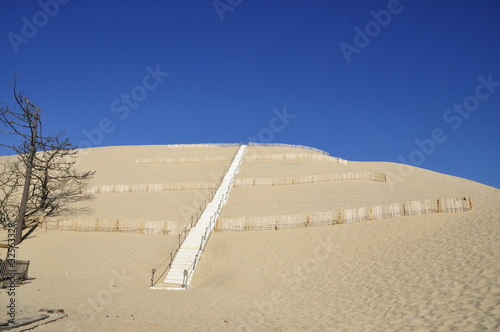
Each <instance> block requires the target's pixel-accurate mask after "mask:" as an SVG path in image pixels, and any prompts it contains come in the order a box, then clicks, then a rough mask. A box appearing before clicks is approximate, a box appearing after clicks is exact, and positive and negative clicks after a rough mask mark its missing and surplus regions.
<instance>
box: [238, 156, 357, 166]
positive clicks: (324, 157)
mask: <svg viewBox="0 0 500 332" xmlns="http://www.w3.org/2000/svg"><path fill="white" fill-rule="evenodd" d="M285 159H313V160H327V161H332V162H335V163H338V164H343V165H349V162H348V161H347V160H344V159H340V158H337V157H332V156H328V155H324V154H315V153H275V154H247V155H246V156H245V160H285Z"/></svg>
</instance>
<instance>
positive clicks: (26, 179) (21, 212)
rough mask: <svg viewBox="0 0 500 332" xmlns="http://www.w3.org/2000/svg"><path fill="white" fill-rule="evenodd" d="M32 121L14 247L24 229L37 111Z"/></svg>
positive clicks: (35, 137)
mask: <svg viewBox="0 0 500 332" xmlns="http://www.w3.org/2000/svg"><path fill="white" fill-rule="evenodd" d="M35 112H36V114H35V116H34V121H33V123H32V124H31V128H30V129H31V140H30V148H29V153H28V156H27V158H26V174H25V175H24V188H23V195H22V197H21V204H20V206H19V215H18V217H17V221H16V234H15V245H16V246H17V245H18V244H19V243H21V242H22V241H23V228H24V216H25V214H26V207H27V206H28V198H29V193H30V186H31V175H32V173H33V161H34V159H35V153H36V140H37V135H38V119H39V116H38V110H36V111H35Z"/></svg>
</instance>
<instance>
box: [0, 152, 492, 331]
mask: <svg viewBox="0 0 500 332" xmlns="http://www.w3.org/2000/svg"><path fill="white" fill-rule="evenodd" d="M159 148H161V147H144V149H146V150H147V151H142V149H141V147H127V148H124V147H120V148H105V149H106V151H105V153H104V152H103V153H102V154H101V149H94V150H96V151H98V152H99V153H97V152H96V151H94V152H96V153H94V152H93V153H92V154H90V155H89V156H88V157H87V158H88V159H87V161H86V163H87V164H85V163H84V162H82V163H81V165H80V167H83V166H85V165H87V166H89V165H94V166H95V167H97V165H99V162H98V161H95V160H92V159H93V158H96V159H98V157H99V158H104V156H106V158H109V159H112V160H118V159H119V158H124V159H123V160H125V159H126V160H130V158H132V159H133V158H150V157H154V158H163V157H167V156H163V155H162V156H160V154H162V153H163V152H164V151H165V150H161V149H160V150H158V149H159ZM155 149H156V150H155ZM204 149H216V150H215V151H210V152H208V150H204ZM219 149H220V148H219ZM252 149H257V148H252ZM268 149H269V150H268ZM280 149H281V150H280ZM172 150H174V149H172ZM195 150H199V151H195ZM271 150H273V151H272V152H270V151H271ZM296 150H298V152H297V153H312V152H311V151H307V150H301V149H290V148H258V151H254V152H256V153H264V154H267V153H293V152H296ZM174 151H175V153H177V154H178V155H177V156H179V157H185V156H186V154H190V153H195V154H198V155H200V154H202V153H214V155H219V153H220V152H219V151H220V150H217V148H196V149H195V148H190V149H180V150H178V149H175V150H174ZM281 151H285V152H281ZM157 152H158V153H157ZM167 152H169V151H167ZM233 152H235V149H234V150H233ZM248 153H251V150H250V149H249V151H248ZM111 156H115V157H111ZM115 158H116V159H115ZM92 163H93V164H92ZM124 164H125V163H124ZM206 164H210V163H200V164H198V167H197V168H196V167H193V168H191V169H190V171H189V172H193V173H204V172H205V174H206V172H207V170H208V169H210V168H207V165H206ZM118 166H119V165H115V166H110V165H108V166H106V167H109V169H107V170H102V171H101V172H102V174H101V175H100V176H102V178H97V177H96V179H95V181H96V182H95V183H97V184H99V183H101V184H103V183H104V181H106V180H107V179H108V176H106V172H110V173H111V172H112V169H116V172H122V171H123V172H125V171H124V170H119V169H117V168H119V167H118ZM129 166H130V165H129ZM147 166H148V167H149V166H151V165H147ZM102 167H104V166H102ZM127 167H128V166H127ZM130 167H135V166H130ZM144 167H146V166H145V165H144ZM165 167H170V166H168V165H165ZM209 167H210V166H209ZM398 167H399V165H398V164H391V163H354V162H351V163H350V165H349V166H344V165H339V164H335V163H331V162H327V161H313V160H293V161H272V162H268V161H251V162H250V161H246V162H244V163H243V166H242V169H241V172H240V174H239V176H241V177H285V176H292V175H293V176H296V175H311V174H322V173H329V172H336V171H342V172H345V171H347V172H348V171H357V170H359V171H376V172H385V173H393V174H395V175H397V174H398ZM222 168H223V167H222ZM172 169H173V168H172ZM172 169H170V170H172ZM181 169H182V168H178V169H176V170H177V171H179V170H181ZM152 170H153V168H151V169H150V172H152V173H149V174H148V175H145V176H147V177H150V178H151V179H155V178H156V176H155V175H154V174H153V173H155V172H158V173H161V172H163V170H164V169H163V168H162V167H158V168H156V169H155V170H154V171H152ZM127 172H128V171H127ZM179 172H180V171H179ZM116 174H119V173H115V175H111V174H110V175H109V179H110V181H111V178H112V176H115V179H116V180H117V181H118V180H120V177H119V176H118V175H116ZM129 174H134V171H130V173H129ZM155 174H156V173H155ZM138 176H139V175H138ZM184 176H185V175H184V174H179V178H189V176H188V175H186V177H184ZM199 176H200V177H203V176H204V175H203V174H200V175H199ZM395 179H396V178H395V177H391V176H389V182H388V183H379V182H374V181H365V180H360V181H339V182H327V183H317V184H304V185H290V186H276V187H236V188H233V191H232V192H231V195H230V198H229V201H228V204H227V205H226V207H225V209H224V210H223V217H240V216H251V215H270V214H292V213H300V212H308V211H311V210H312V211H315V210H320V211H326V210H328V209H329V208H331V207H333V206H335V207H339V206H341V207H359V206H365V205H372V204H386V203H391V202H401V201H404V200H412V199H427V198H433V197H460V196H470V197H472V201H473V209H472V210H470V211H468V212H464V213H455V214H445V213H441V214H430V215H423V216H413V217H401V218H394V219H387V220H382V221H373V222H360V223H355V224H349V225H335V226H328V227H315V228H302V229H292V230H280V231H248V232H234V233H214V234H213V235H212V237H211V239H210V242H209V243H208V245H207V247H206V251H205V252H204V254H203V257H202V260H201V261H200V264H199V266H198V268H197V270H196V272H195V276H194V278H193V282H192V286H191V288H189V289H188V290H187V291H154V290H149V289H148V286H149V283H150V271H151V269H152V268H153V267H156V266H157V265H159V264H160V263H161V262H162V261H164V259H165V258H167V257H168V255H169V253H170V251H171V248H172V247H173V246H174V245H175V241H176V237H175V236H164V235H156V236H152V235H143V234H125V233H80V232H60V231H45V230H43V229H42V230H38V231H37V232H35V234H34V235H33V236H32V237H31V238H29V239H28V240H27V241H25V242H24V243H22V244H21V247H20V249H19V250H18V252H17V253H18V258H19V259H28V260H30V261H31V265H30V277H32V278H33V279H32V280H30V281H29V282H28V283H27V284H25V285H23V286H21V287H18V288H17V295H16V301H17V303H18V306H17V309H18V317H26V316H32V315H36V314H37V311H38V309H40V308H64V309H65V312H66V313H67V314H68V317H66V318H64V319H62V320H60V321H57V322H54V323H52V324H50V325H45V326H40V327H38V328H37V329H36V330H35V331H138V330H141V331H483V330H485V331H494V330H498V329H499V326H500V273H499V268H498V266H499V264H498V262H499V261H500V257H499V255H500V241H499V240H500V204H499V202H500V190H499V189H495V188H492V187H488V186H485V185H482V184H479V183H476V182H472V181H468V180H464V179H460V178H456V177H451V176H447V175H443V174H439V173H435V172H430V171H426V170H422V169H415V170H414V171H413V172H412V175H411V176H409V177H406V178H404V179H403V180H402V181H399V182H397V179H396V180H395ZM123 180H124V181H130V178H129V177H128V175H127V176H124V178H123ZM391 181H392V182H391ZM391 183H392V186H391ZM162 194H163V193H159V194H158V195H154V194H153V193H134V194H130V193H127V194H107V195H101V197H102V200H103V201H102V205H100V206H99V207H97V206H96V211H100V212H98V213H99V214H106V213H109V215H117V214H119V213H122V214H123V215H124V216H125V217H129V218H131V217H133V216H139V215H141V216H142V215H146V214H147V213H149V212H148V211H149V210H151V211H156V212H151V213H152V214H151V217H154V216H155V215H154V213H158V215H167V216H171V217H169V218H173V219H176V218H179V216H178V215H177V212H172V211H171V210H172V209H174V210H175V205H176V204H181V203H173V202H188V204H189V200H190V199H192V197H190V196H189V194H188V193H186V192H184V193H183V195H186V197H182V198H180V199H179V201H176V200H177V199H178V198H179V197H181V196H179V197H177V196H175V195H176V194H175V193H171V192H168V193H166V194H165V195H172V196H162ZM191 194H193V193H191ZM112 195H115V197H116V198H117V200H116V201H115V200H114V198H103V197H105V196H106V197H112ZM130 195H137V197H138V196H140V195H142V196H144V199H143V200H142V201H141V202H143V203H137V204H136V205H134V204H133V203H132V201H140V198H136V196H130ZM127 197H128V198H127ZM166 198H168V199H166ZM166 201H169V203H166ZM146 202H147V203H146ZM91 204H93V203H91ZM100 204H101V203H100ZM169 204H170V205H169ZM182 204H184V203H182ZM106 206H107V207H106ZM176 215H177V217H176ZM0 235H1V236H2V237H5V233H2V234H0ZM4 252H5V250H3V251H2V253H4ZM7 301H8V296H7V295H6V290H4V289H2V290H0V307H2V308H5V307H6V305H7ZM4 311H5V310H3V311H2V312H0V318H1V319H2V320H4V319H6V313H5V312H4Z"/></svg>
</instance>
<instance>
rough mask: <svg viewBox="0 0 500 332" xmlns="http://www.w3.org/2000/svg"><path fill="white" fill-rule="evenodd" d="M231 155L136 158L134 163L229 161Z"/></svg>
mask: <svg viewBox="0 0 500 332" xmlns="http://www.w3.org/2000/svg"><path fill="white" fill-rule="evenodd" d="M232 158H233V157H232V156H208V157H177V158H136V159H135V160H134V163H135V164H180V163H206V162H214V161H229V160H232Z"/></svg>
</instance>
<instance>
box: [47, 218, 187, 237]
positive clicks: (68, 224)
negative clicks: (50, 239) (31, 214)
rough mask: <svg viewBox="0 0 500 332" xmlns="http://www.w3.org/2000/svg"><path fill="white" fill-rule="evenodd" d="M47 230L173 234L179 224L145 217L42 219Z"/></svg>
mask: <svg viewBox="0 0 500 332" xmlns="http://www.w3.org/2000/svg"><path fill="white" fill-rule="evenodd" d="M42 227H45V228H46V229H48V230H59V231H77V232H124V233H141V234H163V235H174V234H176V232H177V231H178V228H179V226H178V225H177V224H176V223H175V222H172V221H165V220H157V221H154V220H145V219H119V218H113V219H78V218H73V219H61V220H50V221H47V220H46V221H44V222H43V224H42Z"/></svg>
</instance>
